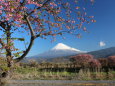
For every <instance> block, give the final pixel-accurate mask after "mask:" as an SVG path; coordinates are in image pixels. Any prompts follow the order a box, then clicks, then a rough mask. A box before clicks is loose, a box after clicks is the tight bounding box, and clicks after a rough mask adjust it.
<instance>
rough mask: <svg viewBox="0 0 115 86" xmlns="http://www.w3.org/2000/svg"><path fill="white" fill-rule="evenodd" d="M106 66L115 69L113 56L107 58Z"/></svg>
mask: <svg viewBox="0 0 115 86" xmlns="http://www.w3.org/2000/svg"><path fill="white" fill-rule="evenodd" d="M108 65H109V66H110V67H115V56H109V57H108Z"/></svg>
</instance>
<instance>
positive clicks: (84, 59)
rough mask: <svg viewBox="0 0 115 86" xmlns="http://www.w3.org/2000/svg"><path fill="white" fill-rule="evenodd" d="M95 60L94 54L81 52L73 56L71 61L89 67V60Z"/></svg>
mask: <svg viewBox="0 0 115 86" xmlns="http://www.w3.org/2000/svg"><path fill="white" fill-rule="evenodd" d="M92 60H93V56H92V55H90V54H79V55H76V56H72V57H71V58H70V61H72V62H74V63H76V64H79V65H81V66H82V67H88V64H89V62H91V61H92Z"/></svg>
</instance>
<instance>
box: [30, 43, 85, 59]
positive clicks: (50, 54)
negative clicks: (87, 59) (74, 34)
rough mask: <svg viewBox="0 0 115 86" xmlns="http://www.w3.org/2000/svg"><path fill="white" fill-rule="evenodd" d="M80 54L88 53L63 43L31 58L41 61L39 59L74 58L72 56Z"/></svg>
mask: <svg viewBox="0 0 115 86" xmlns="http://www.w3.org/2000/svg"><path fill="white" fill-rule="evenodd" d="M80 53H86V52H85V51H80V50H78V49H75V48H72V47H69V46H67V45H65V44H63V43H58V44H57V45H56V46H55V47H53V48H52V49H50V50H48V51H46V52H44V53H41V54H38V55H35V56H32V57H31V58H34V59H39V58H55V57H65V56H72V55H76V54H80Z"/></svg>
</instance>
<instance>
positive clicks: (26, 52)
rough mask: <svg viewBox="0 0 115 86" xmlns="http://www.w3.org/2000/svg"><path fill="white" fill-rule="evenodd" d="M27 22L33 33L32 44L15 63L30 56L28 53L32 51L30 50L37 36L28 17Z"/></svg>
mask: <svg viewBox="0 0 115 86" xmlns="http://www.w3.org/2000/svg"><path fill="white" fill-rule="evenodd" d="M25 20H26V21H27V24H28V26H29V29H30V33H31V39H30V44H29V46H28V48H27V49H26V51H25V52H24V53H23V54H22V56H20V57H19V58H16V59H14V62H19V61H20V60H22V59H23V58H24V57H25V56H26V55H27V54H28V52H29V51H30V49H31V47H32V45H33V43H34V40H35V34H34V31H33V28H32V26H31V23H30V21H29V19H28V17H27V16H25Z"/></svg>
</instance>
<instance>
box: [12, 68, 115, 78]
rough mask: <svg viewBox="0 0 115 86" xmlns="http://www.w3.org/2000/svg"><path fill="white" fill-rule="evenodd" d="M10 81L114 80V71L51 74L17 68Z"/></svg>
mask: <svg viewBox="0 0 115 86" xmlns="http://www.w3.org/2000/svg"><path fill="white" fill-rule="evenodd" d="M12 75H13V76H12V77H11V79H16V80H22V79H23V80H115V71H113V70H109V72H108V73H107V72H103V71H95V72H90V71H89V69H80V71H79V72H67V71H61V72H58V71H57V72H52V71H46V70H44V71H40V70H39V68H36V67H26V68H24V67H17V68H15V70H14V71H13V74H12Z"/></svg>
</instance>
